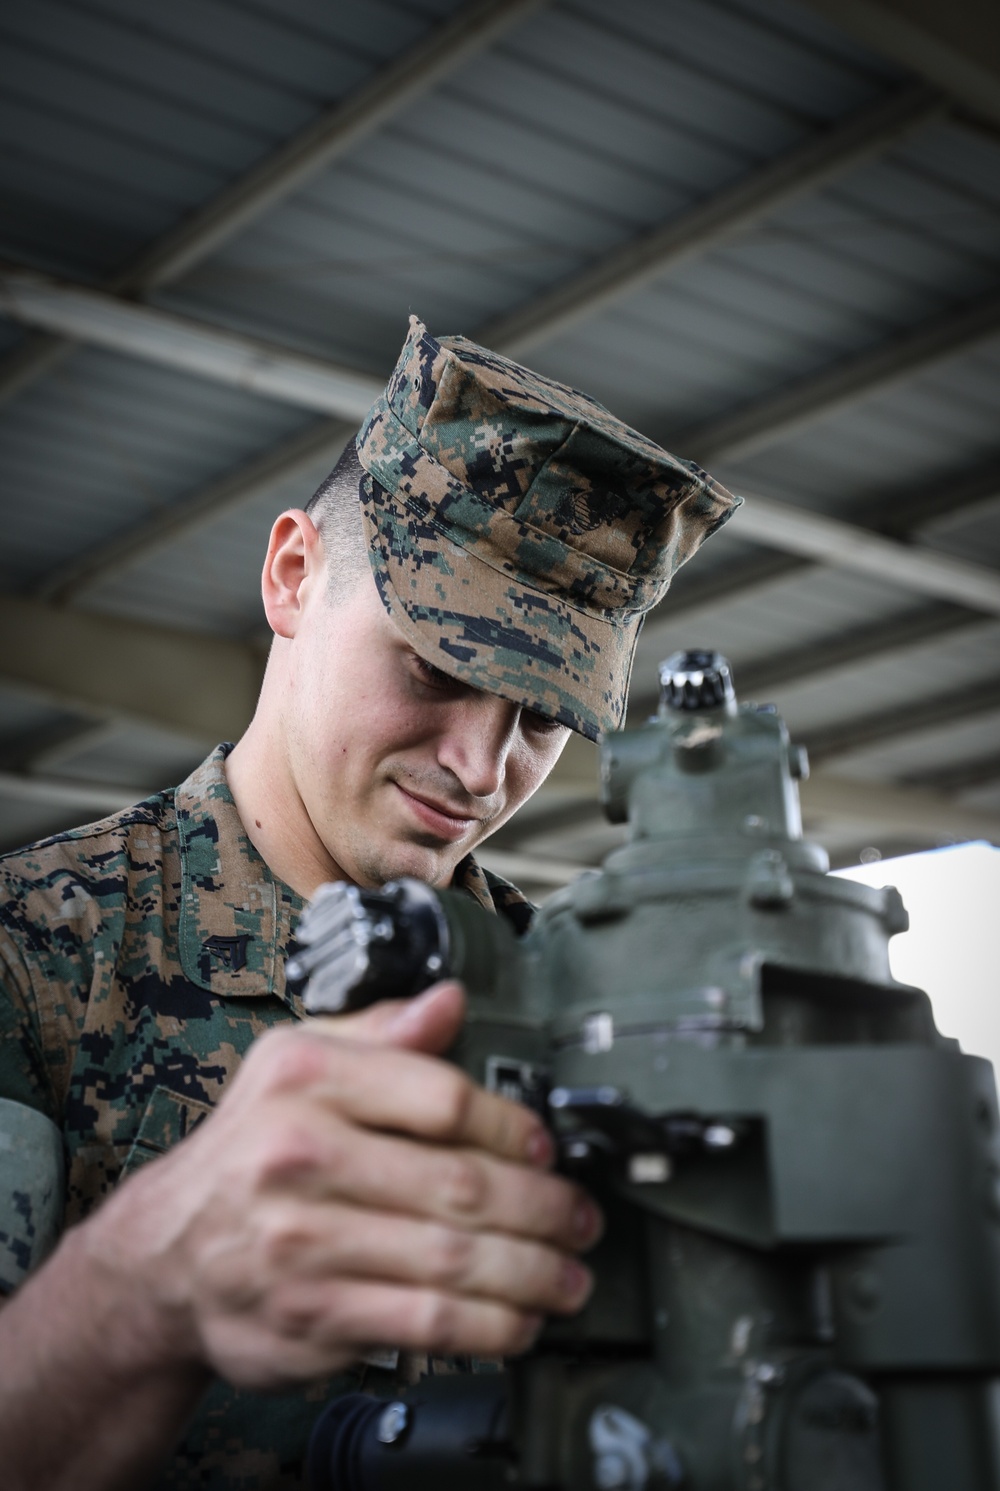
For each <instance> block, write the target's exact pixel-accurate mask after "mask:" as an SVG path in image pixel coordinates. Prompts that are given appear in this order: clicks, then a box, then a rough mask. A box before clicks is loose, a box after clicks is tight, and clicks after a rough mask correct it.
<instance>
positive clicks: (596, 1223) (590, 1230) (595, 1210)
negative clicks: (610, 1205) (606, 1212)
mask: <svg viewBox="0 0 1000 1491" xmlns="http://www.w3.org/2000/svg"><path fill="white" fill-rule="evenodd" d="M603 1226H604V1218H603V1217H602V1216H601V1210H600V1207H599V1206H596V1205H595V1204H594V1202H593V1201H589V1200H587V1199H586V1198H584V1199H583V1200H582V1201H578V1202H577V1203H576V1209H575V1210H574V1212H573V1236H574V1238H575V1239H576V1241H577V1242H578V1243H579V1244H580V1246H581V1247H587V1246H588V1245H589V1244H590V1243H592V1242H596V1241H597V1239H598V1238H599V1237H600V1235H601V1229H602V1228H603Z"/></svg>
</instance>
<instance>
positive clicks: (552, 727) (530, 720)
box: [521, 709, 566, 735]
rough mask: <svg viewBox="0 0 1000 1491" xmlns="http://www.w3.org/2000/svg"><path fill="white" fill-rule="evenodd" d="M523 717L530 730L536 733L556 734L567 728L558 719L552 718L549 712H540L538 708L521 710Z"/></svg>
mask: <svg viewBox="0 0 1000 1491" xmlns="http://www.w3.org/2000/svg"><path fill="white" fill-rule="evenodd" d="M521 718H522V719H523V720H524V723H525V724H526V725H527V727H528V729H529V730H533V731H534V732H535V734H536V735H555V734H556V732H557V731H560V730H565V729H566V726H565V725H560V723H559V721H558V720H550V719H549V717H548V715H547V714H539V713H538V711H537V710H534V709H525V710H522V712H521Z"/></svg>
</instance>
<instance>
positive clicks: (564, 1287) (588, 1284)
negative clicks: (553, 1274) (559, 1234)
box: [560, 1258, 594, 1309]
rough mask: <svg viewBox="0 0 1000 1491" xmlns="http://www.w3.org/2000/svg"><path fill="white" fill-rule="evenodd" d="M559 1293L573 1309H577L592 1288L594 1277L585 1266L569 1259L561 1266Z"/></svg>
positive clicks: (573, 1259)
mask: <svg viewBox="0 0 1000 1491" xmlns="http://www.w3.org/2000/svg"><path fill="white" fill-rule="evenodd" d="M560 1284H561V1289H560V1293H561V1294H562V1296H563V1298H564V1299H565V1301H566V1303H567V1304H568V1305H570V1306H572V1308H573V1309H579V1307H580V1306H581V1305H582V1304H583V1302H584V1300H585V1299H586V1298H587V1296H588V1295H589V1294H590V1291H591V1289H593V1287H594V1276H593V1274H592V1273H591V1272H590V1269H589V1268H587V1267H586V1265H585V1264H583V1263H579V1262H578V1261H577V1260H576V1259H575V1258H569V1259H567V1260H566V1262H565V1263H564V1264H563V1271H562V1279H561V1280H560Z"/></svg>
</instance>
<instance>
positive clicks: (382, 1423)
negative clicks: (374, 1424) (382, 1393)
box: [375, 1403, 410, 1444]
mask: <svg viewBox="0 0 1000 1491" xmlns="http://www.w3.org/2000/svg"><path fill="white" fill-rule="evenodd" d="M409 1426H410V1409H409V1406H408V1405H407V1404H406V1403H390V1404H389V1405H388V1407H387V1408H386V1409H385V1410H384V1411H383V1413H382V1416H381V1418H380V1419H379V1421H378V1428H377V1429H376V1431H375V1433H376V1436H377V1438H378V1441H379V1443H380V1444H395V1443H396V1442H397V1440H399V1439H401V1438H402V1436H403V1435H404V1434H405V1433H406V1431H407V1429H408V1428H409Z"/></svg>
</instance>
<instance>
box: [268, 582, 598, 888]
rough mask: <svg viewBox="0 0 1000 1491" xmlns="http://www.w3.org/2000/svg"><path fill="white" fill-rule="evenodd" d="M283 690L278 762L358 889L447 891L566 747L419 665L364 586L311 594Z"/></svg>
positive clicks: (558, 735) (561, 736)
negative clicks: (417, 884)
mask: <svg viewBox="0 0 1000 1491" xmlns="http://www.w3.org/2000/svg"><path fill="white" fill-rule="evenodd" d="M288 683H289V689H288V694H287V699H288V705H289V715H288V718H287V719H286V721H285V722H284V733H285V738H286V741H287V751H288V762H289V767H290V771H291V775H292V779H293V782H294V787H295V791H296V793H297V795H298V797H299V799H300V801H301V803H302V806H303V808H304V809H305V816H306V817H307V818H308V821H309V824H310V825H311V827H312V829H313V831H314V832H315V834H316V836H317V838H318V840H319V841H320V844H318V845H316V846H315V849H316V850H317V851H319V850H320V845H321V846H322V850H323V851H325V854H326V856H327V857H328V858H329V860H330V861H332V867H333V870H334V872H336V873H339V874H340V875H341V876H343V877H344V878H347V879H349V880H353V881H355V882H356V883H357V884H359V885H365V886H372V885H381V884H383V883H384V882H385V881H387V880H391V879H392V878H394V877H395V876H398V875H413V876H416V877H417V878H418V879H420V880H424V881H427V882H428V883H429V884H432V885H447V884H448V883H449V881H450V880H451V877H452V873H453V871H454V869H455V866H456V865H457V864H458V862H459V860H461V859H462V858H463V857H464V856H465V855H466V854H468V853H469V851H470V850H471V849H473V848H474V847H475V845H477V844H479V843H480V842H481V841H482V840H483V839H484V838H486V836H487V834H489V833H492V832H493V831H494V830H495V829H497V828H499V826H500V825H501V824H502V823H504V822H506V820H507V819H508V818H509V817H510V816H511V814H512V813H513V812H514V811H515V809H516V808H518V807H520V805H521V803H523V802H524V801H525V800H526V799H527V798H528V797H530V796H531V794H532V793H533V792H534V791H535V789H536V788H537V787H539V786H540V785H541V783H542V782H543V781H544V780H545V778H546V776H547V775H548V773H549V772H550V771H551V769H552V767H553V766H554V765H555V763H556V761H557V759H558V757H559V754H560V752H561V750H562V748H563V746H564V745H565V743H566V738H567V735H568V731H567V730H566V729H565V727H564V726H561V725H554V724H553V723H552V722H551V721H549V720H546V719H544V718H543V717H542V716H540V715H537V714H534V713H532V712H530V711H528V710H524V709H521V708H520V707H519V706H517V705H515V704H509V703H507V702H506V701H505V700H503V699H500V698H497V697H496V696H495V695H492V694H485V693H482V692H480V691H479V690H478V689H473V688H470V687H469V686H468V685H466V684H462V683H458V682H456V681H455V680H454V679H452V678H450V677H448V676H447V675H446V674H444V673H442V672H439V671H438V670H437V669H436V668H432V667H431V666H429V665H428V664H427V663H425V662H424V661H423V659H422V658H420V657H419V656H418V655H417V654H416V653H415V652H414V651H413V650H412V648H411V647H410V646H409V644H408V643H407V641H406V639H405V638H404V637H403V635H402V633H401V632H400V631H399V630H398V629H397V628H396V626H395V624H394V622H393V621H392V620H391V619H390V617H389V616H388V614H387V612H386V611H385V608H384V607H383V605H382V602H381V600H380V599H379V596H378V592H377V590H376V588H375V583H374V581H373V580H372V579H371V577H370V576H369V575H365V576H364V577H363V578H362V579H361V580H359V582H358V583H357V584H356V585H355V586H354V588H353V589H352V590H351V591H350V592H349V593H348V595H347V596H346V597H344V598H343V599H342V600H341V601H339V602H334V601H332V600H331V599H330V598H329V596H328V595H327V594H322V595H320V594H317V593H315V592H314V594H313V596H312V598H311V604H310V605H309V606H307V608H306V612H305V614H304V615H303V618H302V624H301V626H300V627H299V630H298V632H297V635H296V637H295V643H294V648H293V652H292V655H291V657H290V658H289V677H288ZM311 857H317V858H319V857H321V856H320V855H319V854H317V855H315V856H311Z"/></svg>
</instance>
